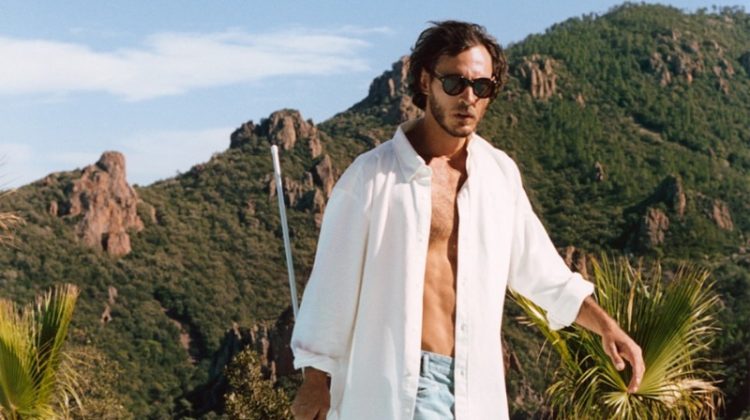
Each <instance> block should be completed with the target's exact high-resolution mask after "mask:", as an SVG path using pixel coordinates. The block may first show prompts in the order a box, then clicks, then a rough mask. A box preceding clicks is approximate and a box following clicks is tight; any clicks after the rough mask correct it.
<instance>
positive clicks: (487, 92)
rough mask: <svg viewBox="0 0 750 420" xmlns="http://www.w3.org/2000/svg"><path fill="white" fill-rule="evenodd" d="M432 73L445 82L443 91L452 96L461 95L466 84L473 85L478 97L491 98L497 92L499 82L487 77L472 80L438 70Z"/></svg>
mask: <svg viewBox="0 0 750 420" xmlns="http://www.w3.org/2000/svg"><path fill="white" fill-rule="evenodd" d="M432 74H433V76H435V77H436V78H437V79H438V80H440V82H441V83H442V84H443V91H444V92H445V93H447V94H448V95H450V96H456V95H459V94H461V92H463V91H464V89H466V86H471V88H472V89H474V94H475V95H477V97H478V98H482V99H484V98H489V97H490V96H492V94H493V93H495V87H496V86H497V82H495V81H494V80H492V79H489V78H487V77H480V78H479V79H474V80H470V79H467V78H465V77H463V76H459V75H457V74H449V75H442V74H440V73H437V72H433V73H432Z"/></svg>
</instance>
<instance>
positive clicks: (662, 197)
mask: <svg viewBox="0 0 750 420" xmlns="http://www.w3.org/2000/svg"><path fill="white" fill-rule="evenodd" d="M654 201H660V202H663V203H665V204H666V205H667V206H669V208H670V209H671V210H672V211H673V212H674V213H675V214H676V215H677V216H678V217H680V218H682V217H683V216H685V206H686V205H687V195H686V194H685V189H684V188H683V187H682V180H681V179H680V178H679V177H677V176H675V175H670V176H668V177H666V178H665V179H664V181H662V182H661V184H660V185H659V188H658V189H657V191H656V194H655V195H654Z"/></svg>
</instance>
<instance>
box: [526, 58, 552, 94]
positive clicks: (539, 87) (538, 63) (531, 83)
mask: <svg viewBox="0 0 750 420" xmlns="http://www.w3.org/2000/svg"><path fill="white" fill-rule="evenodd" d="M556 65H557V62H556V61H555V60H553V59H552V58H549V57H542V56H540V55H539V54H534V55H532V56H530V57H524V58H523V61H522V62H521V64H520V65H519V66H518V70H517V75H518V77H519V79H521V80H522V81H523V82H524V83H525V85H526V87H527V88H528V89H529V92H530V93H531V96H532V97H533V98H534V99H542V100H546V99H549V98H550V97H552V95H554V94H555V93H556V91H557V74H556V73H555V69H554V68H555V66H556Z"/></svg>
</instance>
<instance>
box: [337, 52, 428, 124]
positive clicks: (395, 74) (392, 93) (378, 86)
mask: <svg viewBox="0 0 750 420" xmlns="http://www.w3.org/2000/svg"><path fill="white" fill-rule="evenodd" d="M408 76H409V57H407V56H404V57H401V58H400V59H399V60H398V61H396V62H395V63H393V65H392V66H391V69H390V70H388V71H385V72H383V74H381V75H380V76H378V77H376V78H375V80H373V81H372V83H371V84H370V91H369V93H368V94H367V97H366V98H365V99H363V100H362V101H360V102H359V103H357V104H356V105H354V106H353V107H352V108H351V110H353V111H363V110H368V111H369V112H372V110H374V112H375V113H376V114H377V115H378V116H379V117H381V118H383V119H384V120H385V121H386V122H388V123H390V124H399V123H401V122H403V121H406V120H410V119H414V118H417V117H419V116H421V115H422V110H421V109H419V108H418V107H417V106H416V105H414V103H413V102H412V100H411V95H410V94H409V90H408V80H409V79H408Z"/></svg>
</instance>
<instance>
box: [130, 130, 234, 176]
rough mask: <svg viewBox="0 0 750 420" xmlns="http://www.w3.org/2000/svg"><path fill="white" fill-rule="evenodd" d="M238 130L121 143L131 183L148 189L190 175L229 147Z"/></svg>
mask: <svg viewBox="0 0 750 420" xmlns="http://www.w3.org/2000/svg"><path fill="white" fill-rule="evenodd" d="M233 130H234V128H231V127H225V128H208V129H201V130H194V131H190V130H165V131H155V132H144V133H139V134H135V135H133V136H130V137H128V138H125V139H122V140H121V141H119V142H118V151H120V152H122V153H123V154H124V155H125V160H126V166H127V177H128V181H129V182H130V183H136V184H139V185H147V184H150V183H151V182H154V181H156V180H159V179H164V178H169V177H172V176H175V175H176V173H177V172H178V171H179V172H186V171H187V170H189V169H190V168H191V167H192V166H193V165H195V164H198V163H201V162H206V161H208V160H209V159H210V158H211V155H213V154H214V153H216V152H221V151H224V150H226V149H227V148H228V147H229V136H230V134H231V133H232V131H233Z"/></svg>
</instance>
